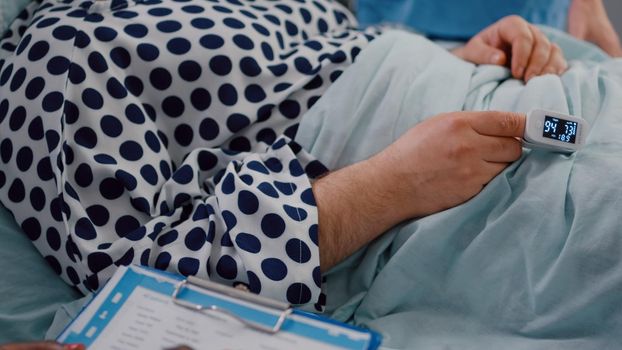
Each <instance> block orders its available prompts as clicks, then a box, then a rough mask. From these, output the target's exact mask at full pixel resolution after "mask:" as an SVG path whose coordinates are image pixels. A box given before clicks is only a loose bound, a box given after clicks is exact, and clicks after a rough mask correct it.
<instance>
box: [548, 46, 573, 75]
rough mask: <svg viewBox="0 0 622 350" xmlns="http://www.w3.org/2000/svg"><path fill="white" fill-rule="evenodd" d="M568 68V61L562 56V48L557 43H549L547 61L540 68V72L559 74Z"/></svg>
mask: <svg viewBox="0 0 622 350" xmlns="http://www.w3.org/2000/svg"><path fill="white" fill-rule="evenodd" d="M566 69H568V63H567V62H566V59H565V58H564V54H563V53H562V50H561V49H560V48H559V46H558V45H557V44H552V45H551V54H550V57H549V61H548V62H547V64H546V65H545V66H544V68H543V69H542V74H557V75H561V74H562V73H564V72H565V71H566Z"/></svg>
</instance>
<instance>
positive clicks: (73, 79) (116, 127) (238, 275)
mask: <svg viewBox="0 0 622 350" xmlns="http://www.w3.org/2000/svg"><path fill="white" fill-rule="evenodd" d="M354 25H356V24H355V22H354V20H353V18H352V16H351V14H349V13H348V12H347V10H345V9H344V8H342V7H341V6H340V5H338V4H336V3H334V2H331V1H329V0H313V1H311V0H298V1H294V0H291V1H269V0H264V1H260V0H257V1H250V0H246V1H245V0H227V1H224V0H223V1H219V0H211V1H208V0H134V1H130V0H97V1H71V0H65V1H60V0H43V1H38V2H35V3H33V4H32V5H31V6H30V7H29V8H28V9H27V10H26V11H24V12H23V13H22V14H21V15H20V17H19V18H18V19H17V21H16V22H15V23H13V25H12V26H11V27H10V30H9V31H8V32H7V33H6V34H5V35H4V38H3V39H2V40H1V41H0V169H1V171H0V200H1V201H2V204H4V206H6V207H7V208H8V209H9V210H10V211H11V212H12V214H13V215H14V217H15V219H16V220H17V222H18V223H19V224H20V225H21V227H22V229H23V231H24V232H25V234H26V235H27V236H28V237H29V238H30V239H31V240H32V241H33V243H34V245H35V246H36V247H37V249H38V250H39V251H40V252H41V254H42V255H43V256H44V257H45V259H46V260H47V262H48V263H49V264H50V265H51V266H52V268H53V269H54V271H55V272H56V273H57V274H59V275H60V276H61V277H62V278H63V279H64V280H65V281H67V283H70V284H71V285H74V286H76V287H78V288H79V289H80V290H81V291H83V292H87V291H93V290H97V289H98V288H100V287H101V286H102V285H103V284H104V283H105V282H106V281H107V280H108V279H109V278H110V276H111V275H112V273H113V272H114V271H115V269H116V267H117V266H120V265H128V264H142V265H148V266H152V267H155V268H158V269H163V270H169V271H172V272H176V273H180V274H183V275H197V276H199V277H203V278H210V279H211V280H214V281H217V282H221V283H225V284H228V285H235V284H244V285H246V286H247V287H248V288H249V289H250V290H251V291H252V292H255V293H260V294H262V295H265V296H267V297H271V298H275V299H280V300H284V301H288V302H290V303H292V304H309V305H312V304H316V307H318V306H319V304H321V302H322V299H323V297H322V295H321V273H320V268H319V250H318V218H317V209H316V205H315V200H314V197H313V192H312V190H311V184H310V181H311V180H310V179H312V178H313V177H314V176H317V175H319V174H321V173H323V172H324V171H325V170H326V169H325V168H324V167H323V166H322V165H321V164H320V163H319V162H318V161H315V160H313V159H312V158H311V157H310V156H309V155H308V154H307V153H305V151H304V150H302V149H301V148H300V147H299V146H298V145H297V144H295V143H294V142H293V141H292V139H293V138H294V136H295V134H296V130H297V128H298V124H299V121H300V118H301V117H302V115H303V114H304V113H305V112H306V111H307V110H308V109H309V108H310V107H311V106H312V105H313V104H314V103H315V102H316V101H317V100H318V99H319V98H320V96H321V95H322V93H323V92H324V91H325V90H326V89H327V87H328V86H329V85H330V84H331V82H333V81H335V79H337V78H338V77H339V75H340V74H341V73H342V71H343V70H344V69H346V68H347V67H348V65H350V64H351V63H352V62H353V60H354V59H355V57H356V56H357V54H358V53H359V52H360V50H361V49H362V48H364V47H365V46H366V45H367V44H368V42H369V41H370V40H372V39H373V38H374V35H377V33H371V32H369V33H365V32H360V31H357V30H354V29H352V26H354Z"/></svg>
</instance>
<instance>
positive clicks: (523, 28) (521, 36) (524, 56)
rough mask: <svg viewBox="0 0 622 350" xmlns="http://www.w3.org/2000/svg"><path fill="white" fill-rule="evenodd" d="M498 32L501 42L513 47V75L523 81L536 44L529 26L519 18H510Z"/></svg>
mask: <svg viewBox="0 0 622 350" xmlns="http://www.w3.org/2000/svg"><path fill="white" fill-rule="evenodd" d="M498 30H499V32H498V33H499V37H500V38H501V40H502V41H504V42H507V43H510V45H511V47H512V59H511V61H512V67H511V68H512V75H513V76H514V77H515V78H517V79H521V78H522V77H523V75H524V74H525V69H526V68H527V64H528V63H529V56H531V51H532V48H533V44H534V38H533V33H532V32H531V30H530V29H529V24H528V23H527V22H526V21H525V20H524V19H522V18H520V17H518V16H510V17H507V18H505V19H504V20H503V21H502V23H501V24H500V25H499V29H498Z"/></svg>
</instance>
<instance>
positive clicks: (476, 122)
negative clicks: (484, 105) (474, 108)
mask: <svg viewBox="0 0 622 350" xmlns="http://www.w3.org/2000/svg"><path fill="white" fill-rule="evenodd" d="M467 120H468V121H469V124H470V125H471V127H472V128H473V130H475V132H477V133H478V134H480V135H488V136H507V137H523V134H524V133H525V122H526V117H525V115H524V114H520V113H514V112H498V111H488V112H469V114H468V115H467Z"/></svg>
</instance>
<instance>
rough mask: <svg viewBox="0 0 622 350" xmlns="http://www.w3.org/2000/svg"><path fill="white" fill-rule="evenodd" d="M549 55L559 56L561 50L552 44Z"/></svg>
mask: <svg viewBox="0 0 622 350" xmlns="http://www.w3.org/2000/svg"><path fill="white" fill-rule="evenodd" d="M551 53H553V54H561V53H562V49H561V47H559V45H557V44H555V43H552V44H551Z"/></svg>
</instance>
